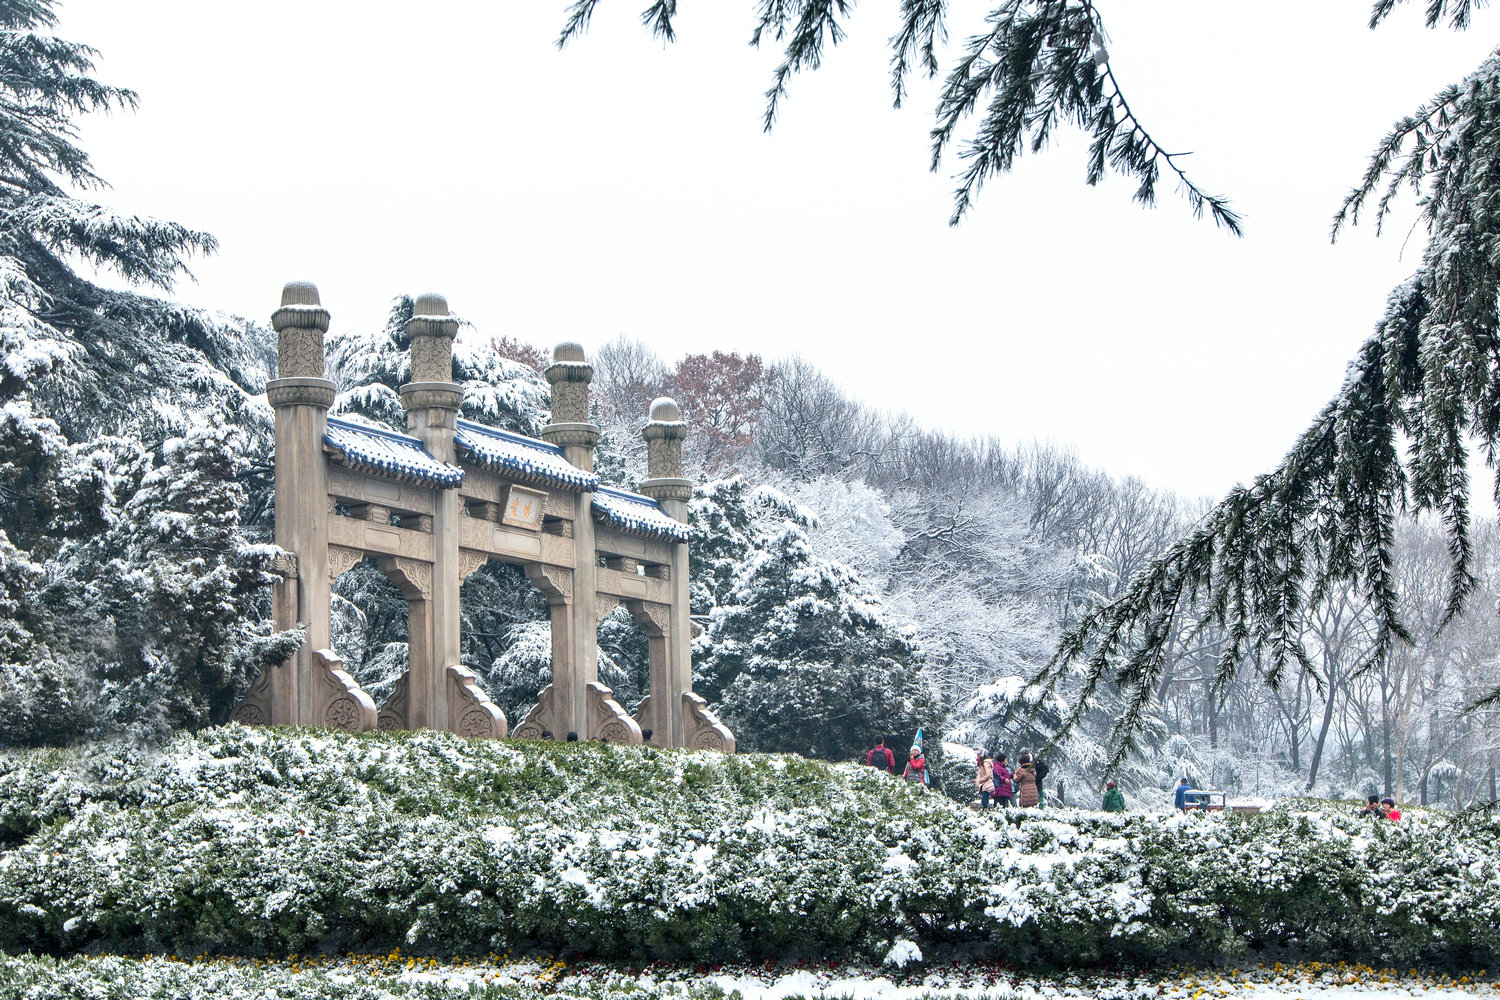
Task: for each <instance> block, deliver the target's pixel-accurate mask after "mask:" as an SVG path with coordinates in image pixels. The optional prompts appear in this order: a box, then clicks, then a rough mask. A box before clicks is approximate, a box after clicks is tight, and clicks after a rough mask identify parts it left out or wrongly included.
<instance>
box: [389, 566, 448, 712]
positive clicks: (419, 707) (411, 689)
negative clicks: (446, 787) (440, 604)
mask: <svg viewBox="0 0 1500 1000" xmlns="http://www.w3.org/2000/svg"><path fill="white" fill-rule="evenodd" d="M376 563H377V565H379V567H380V571H381V572H382V573H384V574H385V576H386V579H388V580H390V581H391V583H393V584H395V585H396V589H397V590H399V591H401V596H402V597H404V598H406V673H404V674H402V675H401V677H400V679H399V680H397V681H396V686H395V687H394V688H393V689H392V690H391V694H390V697H388V698H386V700H385V704H384V705H382V706H380V728H381V729H419V728H422V727H423V726H425V725H427V723H426V721H425V720H427V719H430V718H431V717H432V714H433V711H432V697H433V694H432V688H433V686H434V685H433V684H431V683H429V680H430V678H432V677H433V676H434V675H435V674H441V673H442V665H441V664H440V663H438V662H437V661H435V660H434V659H433V641H432V595H433V589H434V587H433V572H432V565H431V564H430V563H425V562H422V561H421V560H418V559H404V558H402V557H400V556H381V557H380V558H379V559H378V560H376ZM414 681H415V683H414Z"/></svg>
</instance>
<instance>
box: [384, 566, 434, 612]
mask: <svg viewBox="0 0 1500 1000" xmlns="http://www.w3.org/2000/svg"><path fill="white" fill-rule="evenodd" d="M378 563H379V566H380V571H381V572H382V573H384V574H385V575H386V576H387V577H388V578H389V579H390V581H391V582H392V583H394V584H395V585H396V589H397V590H399V591H401V596H402V597H405V598H406V599H407V600H408V601H417V600H421V601H430V600H432V563H429V562H422V561H421V560H420V559H407V558H404V557H402V556H381V557H380V559H379V560H378Z"/></svg>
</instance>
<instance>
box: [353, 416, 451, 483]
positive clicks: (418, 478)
mask: <svg viewBox="0 0 1500 1000" xmlns="http://www.w3.org/2000/svg"><path fill="white" fill-rule="evenodd" d="M323 442H324V443H325V444H327V445H328V446H329V447H330V448H333V449H334V450H335V451H337V452H338V453H339V454H340V455H341V456H342V457H343V460H344V464H346V465H348V466H349V467H350V468H352V469H359V470H361V471H363V472H369V473H373V474H374V475H377V476H387V477H389V478H391V479H404V480H408V481H410V482H418V483H426V484H428V485H429V486H437V487H440V488H442V489H452V488H453V487H455V486H457V485H458V484H459V483H461V482H463V481H464V470H462V469H460V468H458V467H457V466H454V465H449V464H448V463H447V462H440V461H438V460H437V459H435V458H433V457H432V456H431V455H429V454H428V453H427V449H426V448H424V447H422V442H420V441H418V440H417V439H416V438H414V437H407V436H406V435H405V434H397V433H396V432H395V431H388V430H383V429H381V428H379V427H366V426H365V425H363V424H356V423H351V422H349V421H347V420H340V419H338V418H337V417H329V418H328V430H327V431H326V432H325V433H324V434H323Z"/></svg>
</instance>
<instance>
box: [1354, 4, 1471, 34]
mask: <svg viewBox="0 0 1500 1000" xmlns="http://www.w3.org/2000/svg"><path fill="white" fill-rule="evenodd" d="M1406 2H1407V0H1375V4H1374V6H1373V7H1371V9H1370V27H1372V28H1375V27H1378V26H1379V25H1380V22H1382V21H1384V20H1385V19H1386V18H1387V17H1388V16H1390V13H1391V11H1393V10H1395V9H1396V5H1397V4H1398V3H1406ZM1483 6H1484V0H1427V27H1429V28H1436V27H1437V25H1438V22H1439V21H1441V20H1442V19H1443V15H1444V14H1447V15H1448V24H1449V26H1450V27H1452V28H1454V29H1456V30H1459V31H1462V30H1463V29H1464V28H1467V27H1468V26H1469V18H1470V17H1471V16H1472V14H1473V12H1474V8H1475V7H1483Z"/></svg>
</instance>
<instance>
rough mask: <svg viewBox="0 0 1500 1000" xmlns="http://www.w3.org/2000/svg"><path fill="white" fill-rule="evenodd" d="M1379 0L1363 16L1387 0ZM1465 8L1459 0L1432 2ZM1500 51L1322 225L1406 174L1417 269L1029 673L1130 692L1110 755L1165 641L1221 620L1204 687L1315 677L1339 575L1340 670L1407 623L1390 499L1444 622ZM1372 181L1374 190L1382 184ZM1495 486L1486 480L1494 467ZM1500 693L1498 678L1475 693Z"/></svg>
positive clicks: (1490, 200) (1493, 340)
mask: <svg viewBox="0 0 1500 1000" xmlns="http://www.w3.org/2000/svg"><path fill="white" fill-rule="evenodd" d="M1391 6H1392V5H1391V4H1390V3H1382V4H1380V5H1378V6H1377V9H1376V14H1375V20H1376V21H1377V22H1378V21H1379V20H1380V19H1381V18H1382V17H1383V16H1384V15H1385V14H1386V13H1388V12H1389V10H1390V8H1391ZM1445 13H1446V14H1447V15H1448V16H1449V18H1450V20H1451V21H1452V23H1454V25H1455V26H1462V25H1464V24H1466V23H1467V19H1468V14H1469V8H1468V5H1467V4H1466V3H1460V4H1447V3H1444V2H1442V0H1438V2H1436V3H1433V4H1432V5H1430V7H1429V10H1428V19H1429V22H1430V23H1436V21H1437V20H1439V19H1441V17H1442V16H1443V15H1444V14H1445ZM1497 177H1500V56H1491V57H1490V58H1489V59H1487V60H1485V62H1484V63H1483V64H1482V65H1481V66H1480V68H1479V69H1478V71H1477V72H1475V73H1474V74H1472V75H1470V76H1469V77H1467V78H1466V79H1465V80H1464V81H1463V82H1462V83H1460V84H1458V85H1455V86H1452V87H1448V88H1446V89H1445V90H1443V91H1442V92H1440V93H1439V94H1438V95H1437V96H1436V97H1434V99H1433V100H1432V101H1431V102H1429V103H1428V104H1427V105H1425V106H1423V107H1422V108H1419V109H1418V110H1417V111H1416V112H1415V113H1414V114H1413V115H1411V116H1409V117H1407V118H1404V119H1402V120H1401V121H1399V122H1397V123H1396V126H1395V127H1394V129H1393V130H1392V131H1391V133H1390V134H1389V135H1387V136H1386V137H1385V138H1384V139H1383V140H1382V141H1381V143H1380V146H1379V148H1378V149H1377V151H1376V154H1375V156H1374V158H1373V159H1372V161H1371V163H1370V167H1369V169H1368V171H1367V172H1366V174H1365V177H1364V178H1363V180H1362V181H1361V183H1360V184H1359V186H1358V187H1356V188H1355V189H1354V191H1353V192H1351V193H1350V195H1349V196H1348V198H1347V199H1345V202H1344V206H1343V208H1342V210H1341V211H1340V212H1339V214H1338V216H1337V218H1336V219H1335V223H1334V233H1335V235H1337V233H1338V231H1339V229H1340V227H1341V226H1343V225H1344V224H1346V223H1349V224H1352V223H1354V222H1356V221H1357V220H1358V217H1359V213H1360V211H1361V210H1362V209H1365V208H1366V207H1367V206H1368V205H1369V203H1370V200H1371V199H1372V197H1374V196H1375V195H1376V194H1377V192H1380V194H1379V197H1378V199H1377V200H1376V202H1375V206H1374V214H1375V219H1376V223H1377V225H1378V224H1379V222H1380V221H1381V220H1382V219H1383V218H1384V217H1385V215H1386V213H1387V212H1388V211H1389V208H1390V205H1391V202H1392V200H1393V199H1394V198H1395V197H1396V196H1397V195H1398V194H1399V192H1400V191H1401V190H1402V189H1403V188H1406V189H1410V190H1412V191H1414V192H1415V193H1417V194H1418V195H1419V197H1420V199H1421V218H1422V221H1423V223H1424V225H1425V227H1426V230H1427V235H1428V241H1427V245H1426V247H1425V248H1424V250H1423V254H1422V263H1421V266H1420V267H1419V269H1418V270H1417V272H1416V274H1415V275H1413V276H1412V277H1411V278H1410V279H1409V280H1408V281H1407V282H1405V283H1404V284H1402V285H1401V286H1400V287H1398V288H1397V289H1396V290H1395V291H1394V292H1392V294H1391V296H1390V298H1389V300H1388V302H1387V305H1386V310H1385V316H1384V318H1383V319H1382V320H1381V322H1380V323H1379V325H1378V326H1377V328H1376V332H1375V335H1374V336H1373V337H1371V338H1370V339H1369V340H1368V341H1366V342H1365V344H1364V346H1363V347H1362V348H1361V349H1360V352H1359V354H1358V355H1357V356H1356V357H1355V359H1354V360H1353V361H1352V362H1351V363H1350V365H1349V371H1348V374H1347V375H1346V377H1345V380H1344V386H1343V388H1342V389H1341V390H1340V392H1339V394H1338V396H1337V397H1336V398H1335V399H1334V400H1333V401H1332V402H1330V403H1329V404H1328V405H1327V406H1326V407H1325V408H1324V410H1323V412H1322V413H1320V414H1319V415H1318V418H1317V419H1316V420H1315V421H1314V423H1313V425H1312V426H1311V427H1310V428H1309V429H1308V430H1307V431H1305V432H1304V433H1303V434H1302V436H1301V437H1300V438H1299V439H1298V441H1297V443H1296V445H1295V446H1294V447H1293V448H1292V450H1291V451H1290V452H1289V453H1288V454H1287V456H1286V458H1284V459H1283V460H1282V462H1281V464H1280V465H1279V466H1278V467H1277V468H1276V469H1275V470H1274V471H1272V472H1271V473H1269V474H1267V475H1264V476H1261V477H1260V478H1259V479H1257V480H1256V481H1255V483H1254V484H1253V485H1252V486H1250V487H1249V488H1238V489H1236V490H1234V491H1232V492H1231V493H1230V494H1229V496H1227V497H1226V498H1225V499H1224V500H1223V501H1222V502H1221V503H1219V504H1218V505H1217V506H1216V507H1215V508H1214V509H1213V510H1212V511H1210V512H1209V514H1208V515H1207V517H1206V518H1205V519H1204V520H1203V521H1202V522H1201V523H1200V524H1199V525H1198V526H1197V527H1196V528H1195V529H1194V530H1193V531H1192V533H1191V534H1190V535H1189V536H1188V537H1187V538H1185V539H1184V540H1182V541H1181V542H1179V543H1177V544H1176V545H1174V546H1173V547H1172V548H1171V549H1170V550H1169V551H1168V552H1167V553H1166V554H1164V555H1163V556H1162V557H1161V558H1159V559H1157V560H1156V561H1154V562H1153V563H1152V564H1151V565H1150V566H1149V567H1147V568H1146V569H1145V570H1144V571H1143V572H1142V573H1141V574H1140V575H1138V576H1136V577H1135V578H1134V579H1132V580H1131V581H1130V583H1129V584H1128V586H1126V587H1125V588H1124V590H1123V591H1122V592H1121V593H1120V594H1119V595H1118V596H1117V597H1116V598H1115V600H1113V601H1112V602H1111V603H1109V604H1107V605H1105V606H1103V607H1100V608H1098V609H1096V610H1094V611H1093V612H1091V613H1090V614H1089V615H1087V616H1085V617H1084V618H1083V619H1081V620H1080V621H1079V622H1078V624H1077V625H1076V626H1075V627H1074V628H1072V629H1071V630H1069V632H1068V633H1067V635H1066V636H1065V637H1064V638H1063V640H1062V642H1061V644H1060V646H1059V649H1058V653H1057V656H1056V657H1055V659H1054V660H1053V661H1052V663H1051V664H1050V665H1049V667H1048V668H1047V670H1046V671H1045V672H1044V673H1043V679H1044V680H1045V681H1046V682H1047V683H1049V684H1056V683H1058V682H1059V681H1060V680H1061V679H1062V678H1063V677H1064V676H1065V675H1066V674H1067V673H1068V671H1069V670H1071V669H1072V668H1073V666H1074V665H1075V664H1081V665H1082V669H1083V672H1084V676H1085V681H1084V685H1083V695H1084V697H1083V698H1081V699H1080V700H1079V701H1078V703H1077V705H1076V707H1075V710H1074V713H1073V715H1072V717H1071V718H1072V720H1076V719H1077V718H1078V717H1079V715H1080V713H1082V712H1084V711H1086V710H1087V707H1088V703H1089V700H1090V698H1091V696H1092V695H1093V694H1094V692H1095V691H1096V690H1097V689H1098V687H1099V686H1100V685H1101V684H1110V685H1114V686H1117V687H1120V688H1123V689H1125V690H1126V691H1127V692H1128V695H1127V697H1126V700H1125V703H1124V711H1123V712H1122V714H1121V716H1120V718H1119V721H1118V723H1117V725H1116V726H1115V729H1114V734H1113V735H1114V748H1113V753H1112V757H1111V762H1112V763H1119V762H1120V761H1122V760H1123V759H1124V757H1125V755H1126V753H1127V752H1128V750H1129V749H1130V748H1131V747H1132V745H1133V742H1134V741H1133V733H1134V732H1135V731H1137V729H1138V727H1139V725H1140V723H1141V721H1142V719H1143V717H1144V714H1145V712H1146V711H1147V709H1148V706H1149V705H1150V703H1151V700H1152V699H1153V697H1154V696H1155V692H1156V690H1157V688H1158V686H1159V684H1160V682H1161V680H1162V677H1163V673H1164V670H1165V667H1166V663H1167V654H1168V651H1169V650H1170V649H1171V648H1172V647H1173V646H1174V645H1175V644H1178V643H1182V642H1192V641H1194V640H1195V639H1197V638H1198V637H1199V636H1201V635H1203V633H1204V632H1205V630H1208V629H1215V630H1220V631H1221V632H1222V633H1223V644H1222V647H1221V652H1220V654H1219V656H1218V664H1217V667H1216V670H1215V678H1214V689H1215V693H1216V695H1222V693H1223V691H1224V690H1225V689H1226V687H1227V686H1228V685H1229V683H1230V682H1232V681H1233V680H1234V679H1235V678H1236V677H1237V676H1238V675H1239V674H1240V672H1241V671H1246V670H1249V671H1253V672H1254V673H1255V674H1256V675H1258V676H1259V677H1261V678H1262V679H1263V680H1264V681H1265V682H1266V683H1267V684H1269V685H1270V686H1271V687H1272V688H1279V687H1280V686H1281V684H1282V683H1283V681H1284V680H1285V679H1286V677H1287V675H1288V671H1289V670H1302V671H1306V672H1308V673H1310V674H1311V675H1312V676H1313V677H1314V678H1315V680H1316V681H1317V683H1318V684H1319V686H1320V687H1321V686H1324V685H1326V684H1327V683H1328V677H1327V675H1326V673H1325V672H1324V671H1323V669H1322V667H1321V665H1320V664H1319V663H1318V661H1317V660H1316V659H1315V658H1314V657H1312V656H1310V655H1309V653H1308V650H1307V648H1306V647H1305V645H1304V643H1303V641H1302V635H1303V633H1304V631H1305V630H1306V626H1307V623H1308V620H1309V617H1310V616H1311V615H1312V614H1314V613H1315V612H1316V611H1317V609H1318V607H1319V606H1320V604H1321V603H1322V602H1323V601H1325V600H1326V599H1327V598H1328V597H1329V596H1330V595H1331V594H1332V593H1333V592H1334V591H1335V590H1336V589H1337V588H1338V587H1340V586H1345V585H1347V586H1351V587H1353V588H1354V590H1355V592H1356V594H1357V595H1358V597H1359V599H1360V600H1361V601H1363V602H1364V604H1365V605H1366V606H1367V608H1368V611H1369V614H1370V615H1371V616H1372V618H1373V621H1374V629H1373V633H1372V636H1371V640H1370V643H1369V648H1368V652H1367V655H1366V656H1365V657H1364V659H1363V661H1362V662H1361V663H1360V664H1359V665H1358V666H1357V667H1356V669H1355V673H1356V674H1358V673H1362V672H1365V671H1369V670H1372V669H1375V668H1376V667H1378V666H1379V665H1380V664H1382V663H1384V662H1386V661H1387V660H1388V659H1389V658H1390V657H1391V655H1392V653H1393V652H1394V650H1395V648H1396V646H1397V645H1398V644H1406V645H1409V644H1411V643H1412V642H1413V638H1414V637H1413V635H1412V633H1411V631H1410V630H1409V628H1408V627H1407V624H1406V622H1405V621H1404V619H1403V616H1402V614H1401V608H1400V604H1401V600H1402V594H1401V591H1400V587H1399V586H1398V581H1397V579H1396V574H1395V569H1394V561H1395V559H1394V551H1395V547H1396V540H1397V530H1398V526H1399V520H1400V517H1401V516H1402V515H1403V514H1415V515H1424V514H1426V515H1430V516H1432V517H1433V518H1435V519H1436V520H1438V521H1439V522H1440V523H1441V524H1442V526H1443V529H1444V531H1445V533H1446V536H1447V542H1448V552H1449V561H1450V576H1449V583H1448V588H1447V600H1446V607H1445V609H1444V612H1443V614H1442V616H1441V618H1440V620H1439V622H1438V625H1439V627H1441V626H1442V625H1444V624H1447V623H1448V622H1449V621H1451V620H1452V619H1453V618H1454V617H1455V616H1457V615H1458V614H1459V613H1460V612H1461V611H1462V610H1463V608H1464V605H1465V601H1466V599H1467V598H1468V596H1469V594H1470V592H1471V591H1472V590H1473V588H1474V586H1475V583H1476V573H1475V568H1474V565H1473V562H1472V554H1473V540H1472V538H1471V531H1470V522H1471V517H1470V496H1469V471H1468V462H1469V449H1470V442H1474V443H1475V444H1476V445H1477V447H1478V448H1479V450H1480V453H1481V454H1482V455H1484V457H1485V460H1486V463H1487V464H1488V465H1490V466H1491V467H1494V466H1495V465H1496V458H1497V446H1500V372H1497V362H1496V358H1497V357H1500V299H1497V292H1500V211H1497V208H1496V204H1497V200H1496V198H1495V191H1496V178H1497ZM1382 188H1383V191H1382ZM1496 491H1497V492H1496V496H1497V497H1500V479H1497V481H1496ZM1497 699H1500V690H1496V691H1495V692H1494V693H1492V694H1490V695H1489V696H1488V698H1487V699H1481V702H1484V701H1494V700H1497Z"/></svg>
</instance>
